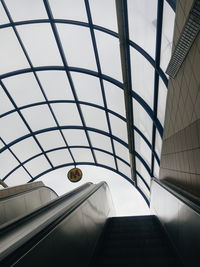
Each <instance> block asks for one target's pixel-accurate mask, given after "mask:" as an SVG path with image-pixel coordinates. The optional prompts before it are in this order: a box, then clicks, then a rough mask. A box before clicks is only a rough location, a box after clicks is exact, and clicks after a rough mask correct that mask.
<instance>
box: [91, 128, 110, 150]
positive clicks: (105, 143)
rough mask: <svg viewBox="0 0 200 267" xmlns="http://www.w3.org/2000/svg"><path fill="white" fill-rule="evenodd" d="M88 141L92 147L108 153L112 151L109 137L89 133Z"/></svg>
mask: <svg viewBox="0 0 200 267" xmlns="http://www.w3.org/2000/svg"><path fill="white" fill-rule="evenodd" d="M89 136H90V140H91V142H92V146H93V147H97V148H101V149H104V150H106V151H109V152H113V151H112V146H111V141H110V137H107V136H104V135H102V134H99V133H95V132H91V131H90V132H89Z"/></svg>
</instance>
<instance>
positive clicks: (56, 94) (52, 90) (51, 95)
mask: <svg viewBox="0 0 200 267" xmlns="http://www.w3.org/2000/svg"><path fill="white" fill-rule="evenodd" d="M37 75H38V77H39V79H40V82H41V84H42V86H43V89H44V91H45V94H46V96H47V98H48V99H49V100H61V99H66V100H74V97H73V94H72V91H71V87H70V84H69V81H68V78H67V75H66V73H65V71H39V72H37Z"/></svg>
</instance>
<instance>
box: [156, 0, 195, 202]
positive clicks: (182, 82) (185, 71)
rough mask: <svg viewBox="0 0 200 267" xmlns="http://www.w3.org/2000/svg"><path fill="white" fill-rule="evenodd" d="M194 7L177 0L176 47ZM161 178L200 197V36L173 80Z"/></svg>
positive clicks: (168, 102) (167, 110) (169, 90)
mask: <svg viewBox="0 0 200 267" xmlns="http://www.w3.org/2000/svg"><path fill="white" fill-rule="evenodd" d="M192 4H193V1H192V0H190V1H189V0H177V12H176V20H175V30H174V45H176V42H177V40H178V38H179V36H180V33H181V30H182V28H183V26H184V24H185V21H186V18H187V15H188V13H189V11H190V8H191V6H192ZM159 179H161V180H162V179H164V180H167V181H169V182H171V183H173V184H175V185H178V186H179V187H180V188H183V189H184V190H186V191H188V192H190V193H191V194H193V195H195V196H198V197H199V196H200V34H199V35H198V36H197V38H196V40H195V42H194V44H193V45H192V47H191V49H190V51H189V54H188V55H187V57H186V59H185V61H184V63H183V65H182V67H181V69H180V70H179V72H178V74H177V76H176V77H175V79H170V80H169V88H168V98H167V106H166V117H165V127H164V140H163V147H162V155H161V169H160V174H159Z"/></svg>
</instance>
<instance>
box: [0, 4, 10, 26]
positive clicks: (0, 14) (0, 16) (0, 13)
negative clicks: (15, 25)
mask: <svg viewBox="0 0 200 267" xmlns="http://www.w3.org/2000/svg"><path fill="white" fill-rule="evenodd" d="M6 23H9V19H8V17H7V15H6V12H5V10H4V8H3V5H2V3H1V2H0V25H2V24H6Z"/></svg>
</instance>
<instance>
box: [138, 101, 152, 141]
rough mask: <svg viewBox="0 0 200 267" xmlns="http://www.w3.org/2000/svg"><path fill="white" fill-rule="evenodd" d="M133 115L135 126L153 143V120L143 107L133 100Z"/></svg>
mask: <svg viewBox="0 0 200 267" xmlns="http://www.w3.org/2000/svg"><path fill="white" fill-rule="evenodd" d="M133 114H134V124H135V126H136V127H137V128H138V129H139V130H140V131H141V132H142V133H143V134H144V136H145V137H146V138H147V139H148V140H149V142H150V143H151V139H152V126H153V123H152V120H151V118H150V117H149V115H148V113H147V112H146V111H145V110H144V109H143V107H142V106H141V105H140V104H139V103H138V102H137V101H135V100H134V99H133Z"/></svg>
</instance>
